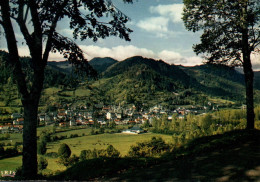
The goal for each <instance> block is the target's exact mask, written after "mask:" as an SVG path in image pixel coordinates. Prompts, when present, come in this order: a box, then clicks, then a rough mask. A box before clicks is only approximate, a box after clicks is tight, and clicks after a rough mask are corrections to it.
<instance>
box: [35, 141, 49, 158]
mask: <svg viewBox="0 0 260 182" xmlns="http://www.w3.org/2000/svg"><path fill="white" fill-rule="evenodd" d="M46 145H47V144H46V142H45V141H40V142H38V145H37V153H38V154H39V155H44V154H45V153H46V151H47V147H46Z"/></svg>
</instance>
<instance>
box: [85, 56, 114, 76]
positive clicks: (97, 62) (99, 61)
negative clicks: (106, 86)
mask: <svg viewBox="0 0 260 182" xmlns="http://www.w3.org/2000/svg"><path fill="white" fill-rule="evenodd" d="M117 62H118V61H117V60H115V59H113V58H109V57H105V58H93V59H91V60H90V61H89V64H90V65H91V66H92V67H93V68H94V69H95V70H96V71H97V72H98V73H102V72H104V71H106V70H107V68H108V67H110V66H111V65H113V64H115V63H117Z"/></svg>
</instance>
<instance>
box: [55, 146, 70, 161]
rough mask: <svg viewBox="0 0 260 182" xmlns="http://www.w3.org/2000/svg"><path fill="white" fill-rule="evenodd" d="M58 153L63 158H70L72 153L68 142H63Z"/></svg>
mask: <svg viewBox="0 0 260 182" xmlns="http://www.w3.org/2000/svg"><path fill="white" fill-rule="evenodd" d="M58 155H59V157H60V158H62V159H68V158H69V157H70V155H71V150H70V147H69V146H68V145H67V144H66V143H63V144H61V145H60V148H59V150H58Z"/></svg>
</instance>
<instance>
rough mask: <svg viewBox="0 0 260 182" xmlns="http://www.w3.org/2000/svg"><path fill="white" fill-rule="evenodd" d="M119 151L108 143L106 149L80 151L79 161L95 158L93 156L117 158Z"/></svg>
mask: <svg viewBox="0 0 260 182" xmlns="http://www.w3.org/2000/svg"><path fill="white" fill-rule="evenodd" d="M119 156H120V152H119V151H118V150H117V149H115V148H114V147H113V146H112V145H109V146H108V147H107V148H106V149H100V150H97V149H94V150H82V151H81V152H80V157H79V159H80V161H84V160H88V159H95V158H104V157H105V158H118V157H119Z"/></svg>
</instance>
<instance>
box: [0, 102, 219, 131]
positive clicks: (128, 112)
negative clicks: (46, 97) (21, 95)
mask: <svg viewBox="0 0 260 182" xmlns="http://www.w3.org/2000/svg"><path fill="white" fill-rule="evenodd" d="M209 109H211V110H216V107H211V108H210V107H205V106H204V107H195V106H189V107H178V108H177V109H175V110H168V109H165V108H164V107H163V106H161V105H156V106H154V107H151V108H149V109H148V110H142V109H141V110H140V111H137V110H136V107H135V106H134V105H133V106H132V107H129V108H124V107H121V106H104V105H102V104H97V105H96V106H95V109H94V110H93V109H88V108H87V107H86V106H76V107H68V106H67V105H63V106H60V107H59V108H58V109H57V110H56V111H54V112H45V113H39V114H38V126H47V125H54V126H59V127H72V126H80V125H83V126H97V125H98V126H100V127H103V126H108V125H109V124H114V125H132V126H134V125H140V124H145V123H148V124H151V123H152V120H153V118H159V117H161V116H162V115H167V116H168V120H169V121H171V120H172V119H173V118H172V117H175V119H180V120H183V119H184V118H185V116H186V115H188V114H194V115H198V114H204V113H206V112H208V111H209ZM10 118H11V121H12V122H8V123H5V124H2V125H0V133H22V131H23V124H24V118H23V115H22V114H20V113H13V114H11V116H10ZM138 128H139V127H138ZM138 128H134V129H132V130H127V131H125V132H126V133H140V131H139V130H140V129H138Z"/></svg>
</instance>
